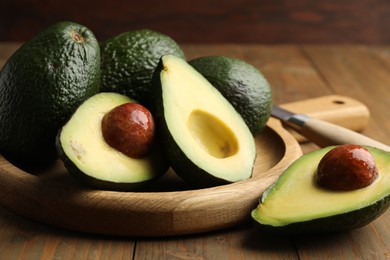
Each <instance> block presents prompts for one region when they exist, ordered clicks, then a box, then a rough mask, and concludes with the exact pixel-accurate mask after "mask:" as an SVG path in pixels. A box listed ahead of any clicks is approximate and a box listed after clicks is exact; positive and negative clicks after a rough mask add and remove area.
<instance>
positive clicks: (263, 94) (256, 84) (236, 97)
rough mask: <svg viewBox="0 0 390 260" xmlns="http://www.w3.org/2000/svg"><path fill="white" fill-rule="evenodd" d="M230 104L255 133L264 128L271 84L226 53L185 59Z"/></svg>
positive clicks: (267, 114) (269, 107) (255, 70)
mask: <svg viewBox="0 0 390 260" xmlns="http://www.w3.org/2000/svg"><path fill="white" fill-rule="evenodd" d="M188 63H189V64H190V65H191V66H192V67H194V68H195V69H196V70H197V71H198V72H199V73H200V74H202V75H203V76H204V77H205V78H206V79H207V80H208V81H209V82H210V83H211V84H212V85H213V86H214V87H215V88H217V89H218V90H219V92H221V94H222V95H223V96H224V97H225V98H226V99H227V100H228V101H229V102H230V103H231V104H232V105H233V107H234V108H235V109H236V110H237V112H238V113H240V114H241V116H242V117H243V118H244V120H245V122H246V124H247V125H248V127H249V129H250V131H251V132H252V134H253V135H256V134H258V133H260V132H261V131H262V129H263V128H264V127H265V125H266V123H267V121H268V119H269V117H270V115H271V106H272V91H271V87H270V85H269V83H268V81H267V80H266V78H265V77H264V76H263V74H262V73H261V72H260V71H259V70H258V69H257V68H255V67H253V66H252V65H250V64H248V63H247V62H245V61H243V60H240V59H238V58H234V57H227V56H205V57H199V58H196V59H193V60H190V61H189V62H188Z"/></svg>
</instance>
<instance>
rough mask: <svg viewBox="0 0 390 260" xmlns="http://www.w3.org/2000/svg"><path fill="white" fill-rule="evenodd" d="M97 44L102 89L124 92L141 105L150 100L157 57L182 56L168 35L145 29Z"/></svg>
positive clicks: (182, 53) (183, 56)
mask: <svg viewBox="0 0 390 260" xmlns="http://www.w3.org/2000/svg"><path fill="white" fill-rule="evenodd" d="M100 46H101V57H102V62H101V70H102V74H101V79H102V86H101V88H102V91H105V92H117V93H121V94H124V95H127V96H129V97H131V98H133V99H135V100H137V101H138V102H140V103H141V104H143V105H147V104H148V103H149V102H150V100H149V96H150V81H151V79H152V75H153V72H154V70H155V68H156V66H157V63H158V62H159V59H160V57H161V56H162V55H164V54H173V55H176V56H178V57H181V58H185V55H184V52H183V50H182V49H181V48H180V46H179V45H178V44H177V43H176V42H175V41H174V40H173V39H172V38H170V37H169V36H168V35H165V34H162V33H159V32H156V31H152V30H148V29H141V30H136V31H129V32H124V33H121V34H119V35H116V36H114V37H112V38H110V39H108V40H106V41H104V42H102V43H101V45H100Z"/></svg>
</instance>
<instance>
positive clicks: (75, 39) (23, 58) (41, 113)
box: [0, 21, 100, 169]
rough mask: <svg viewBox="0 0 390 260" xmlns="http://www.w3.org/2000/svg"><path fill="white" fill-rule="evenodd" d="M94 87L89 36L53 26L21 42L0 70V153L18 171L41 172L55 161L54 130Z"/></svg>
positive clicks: (95, 62)
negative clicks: (39, 170)
mask: <svg viewBox="0 0 390 260" xmlns="http://www.w3.org/2000/svg"><path fill="white" fill-rule="evenodd" d="M99 89H100V51H99V44H98V42H97V40H96V38H95V36H94V35H93V33H92V32H91V31H90V30H89V29H88V28H86V27H85V26H83V25H79V24H76V23H73V22H68V21H65V22H60V23H57V24H54V25H52V26H50V27H48V28H47V29H45V30H43V31H42V32H41V33H39V34H37V35H36V36H35V37H33V38H32V39H30V40H29V41H27V42H25V43H24V44H23V45H22V46H21V47H20V48H19V49H18V50H17V51H16V52H15V53H14V54H13V55H12V56H11V57H10V58H9V59H8V60H7V62H6V64H5V65H4V67H3V69H2V71H1V72H0V122H1V123H0V152H1V154H2V155H3V156H4V157H6V158H7V159H8V160H9V161H10V162H11V163H13V164H15V165H16V166H18V167H21V168H24V169H27V168H44V167H47V166H48V165H50V164H51V163H52V162H54V160H55V159H56V158H57V157H56V150H55V137H56V134H57V132H58V129H60V128H61V126H62V125H63V124H64V123H65V122H66V120H67V119H68V118H69V116H70V115H71V114H72V113H73V112H74V111H75V110H76V108H77V107H78V106H79V105H80V104H81V103H82V102H83V101H84V100H86V99H87V98H88V97H90V96H92V95H94V94H96V93H98V92H99Z"/></svg>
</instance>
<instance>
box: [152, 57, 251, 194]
mask: <svg viewBox="0 0 390 260" xmlns="http://www.w3.org/2000/svg"><path fill="white" fill-rule="evenodd" d="M152 86H153V93H154V94H155V96H154V100H155V105H156V106H155V119H156V125H157V127H158V131H159V133H160V134H161V140H162V142H163V146H164V151H165V152H166V155H167V158H168V160H169V162H170V165H171V167H172V168H173V169H174V171H175V172H176V173H177V175H179V176H181V177H182V178H183V179H184V180H186V181H187V182H188V183H190V184H193V185H194V186H198V187H207V186H214V185H221V184H226V183H232V182H237V181H241V180H245V179H248V178H250V177H251V175H252V169H253V164H254V161H255V157H256V147H255V141H254V138H253V136H252V134H251V132H250V131H249V128H248V126H247V125H246V124H245V122H244V120H243V119H242V117H241V116H240V115H239V114H238V112H237V111H236V110H235V109H234V107H233V106H232V105H231V104H230V103H229V102H228V101H227V100H226V99H225V98H224V97H223V96H222V95H221V93H220V92H219V91H218V90H217V89H216V88H214V87H213V86H212V85H211V84H210V83H209V82H208V81H207V80H206V79H205V78H204V77H203V76H202V75H201V74H200V73H198V72H197V71H196V70H195V69H194V68H192V67H191V66H190V65H189V64H188V63H187V62H186V61H185V60H183V59H181V58H179V57H176V56H173V55H164V56H163V57H162V58H161V59H160V62H159V64H158V66H157V68H156V71H155V74H154V77H153V80H152Z"/></svg>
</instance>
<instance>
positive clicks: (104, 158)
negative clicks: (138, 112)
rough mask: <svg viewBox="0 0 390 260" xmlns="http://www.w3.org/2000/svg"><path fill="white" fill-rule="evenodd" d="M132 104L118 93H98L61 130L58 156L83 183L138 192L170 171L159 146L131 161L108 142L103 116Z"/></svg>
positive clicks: (102, 187)
mask: <svg viewBox="0 0 390 260" xmlns="http://www.w3.org/2000/svg"><path fill="white" fill-rule="evenodd" d="M133 102H134V100H132V99H130V98H128V97H126V96H124V95H121V94H118V93H99V94H96V95H94V96H92V97H91V98H89V99H87V100H86V101H85V102H84V103H83V104H81V106H80V107H79V108H78V109H77V110H76V112H75V113H74V114H73V115H72V117H71V118H70V119H69V121H68V122H67V123H66V124H65V125H64V127H63V128H62V129H61V130H60V131H59V134H58V135H57V139H56V140H57V141H56V145H57V151H58V154H59V157H60V159H61V160H62V161H63V163H64V165H65V167H66V168H67V169H68V171H69V173H70V174H71V175H72V176H74V178H75V179H77V180H79V181H80V182H81V183H82V184H85V185H87V186H90V187H93V188H96V189H104V190H125V191H129V190H138V189H140V188H143V187H145V186H146V185H147V184H148V183H150V182H151V181H153V180H154V179H156V178H158V177H160V176H161V175H163V174H164V173H165V172H166V171H167V170H168V167H169V165H168V163H167V161H166V160H165V158H164V157H163V155H162V153H161V150H160V149H159V146H158V145H155V146H154V149H152V151H151V152H149V153H148V154H147V155H145V156H143V157H141V158H131V157H129V156H126V155H125V154H123V153H121V152H119V151H118V150H116V149H114V148H113V147H111V146H109V145H108V144H107V143H106V142H105V140H104V138H103V134H102V130H101V121H102V118H103V116H104V115H105V114H106V113H107V112H109V111H110V110H111V109H113V108H115V107H117V106H119V105H121V104H124V103H133Z"/></svg>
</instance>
